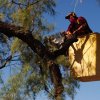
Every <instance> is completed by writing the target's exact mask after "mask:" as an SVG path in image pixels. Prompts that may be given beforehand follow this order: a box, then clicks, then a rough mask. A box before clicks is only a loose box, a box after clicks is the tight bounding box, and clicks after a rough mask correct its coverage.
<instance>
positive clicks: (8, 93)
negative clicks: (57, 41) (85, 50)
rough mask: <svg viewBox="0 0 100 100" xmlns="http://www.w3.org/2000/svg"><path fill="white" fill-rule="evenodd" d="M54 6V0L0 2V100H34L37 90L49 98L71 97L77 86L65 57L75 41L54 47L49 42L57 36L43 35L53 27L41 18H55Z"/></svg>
mask: <svg viewBox="0 0 100 100" xmlns="http://www.w3.org/2000/svg"><path fill="white" fill-rule="evenodd" d="M55 6H56V2H55V1H54V0H16V1H15V0H1V1H0V19H1V20H0V64H1V67H0V69H2V70H0V71H1V76H0V82H1V91H0V98H2V99H3V100H27V99H29V98H31V99H35V97H36V95H37V94H38V93H39V92H40V91H45V92H46V93H47V94H48V96H49V97H50V98H51V99H56V100H61V99H64V97H65V95H66V94H67V95H68V96H70V97H71V98H72V99H73V98H74V95H75V93H76V91H75V88H79V84H78V82H77V81H76V80H74V79H73V78H72V76H71V74H70V71H69V68H68V67H67V66H69V62H68V61H67V60H66V56H65V54H66V50H67V49H68V47H69V46H70V45H71V44H72V43H73V42H75V40H74V39H72V40H69V41H68V43H64V45H63V47H61V48H58V47H56V46H54V45H53V44H52V43H51V41H52V40H53V39H54V38H55V37H57V36H59V34H56V35H53V36H50V37H48V36H47V34H48V33H50V32H51V31H52V30H53V28H54V27H53V25H52V24H50V23H48V22H47V20H45V16H46V14H50V15H51V16H53V15H55V10H54V7H55ZM51 16H50V17H51ZM45 35H46V37H44V36H45ZM6 66H7V67H6ZM4 74H5V76H4ZM5 77H6V78H5ZM6 80H7V81H6Z"/></svg>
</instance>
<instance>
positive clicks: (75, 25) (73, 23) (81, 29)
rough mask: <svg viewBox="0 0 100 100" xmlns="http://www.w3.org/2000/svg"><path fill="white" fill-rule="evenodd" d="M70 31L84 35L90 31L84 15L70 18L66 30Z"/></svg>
mask: <svg viewBox="0 0 100 100" xmlns="http://www.w3.org/2000/svg"><path fill="white" fill-rule="evenodd" d="M68 31H69V32H71V33H72V34H74V33H75V34H77V35H84V34H88V33H92V30H91V29H90V27H89V25H88V23H87V21H86V19H85V18H84V17H78V18H74V19H70V25H69V27H68V29H67V31H66V32H68Z"/></svg>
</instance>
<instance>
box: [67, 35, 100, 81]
mask: <svg viewBox="0 0 100 100" xmlns="http://www.w3.org/2000/svg"><path fill="white" fill-rule="evenodd" d="M69 61H70V64H71V66H70V69H71V71H72V75H73V77H74V78H76V79H78V80H80V81H84V82H89V81H98V80H100V34H99V33H92V34H89V35H85V36H81V37H78V41H77V42H75V43H73V44H72V45H71V46H70V48H69Z"/></svg>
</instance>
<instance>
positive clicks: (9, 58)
mask: <svg viewBox="0 0 100 100" xmlns="http://www.w3.org/2000/svg"><path fill="white" fill-rule="evenodd" d="M11 59H12V55H10V56H8V57H7V59H6V61H5V62H4V63H3V65H2V66H0V69H2V68H4V67H6V64H7V63H8V62H9V61H10V60H11Z"/></svg>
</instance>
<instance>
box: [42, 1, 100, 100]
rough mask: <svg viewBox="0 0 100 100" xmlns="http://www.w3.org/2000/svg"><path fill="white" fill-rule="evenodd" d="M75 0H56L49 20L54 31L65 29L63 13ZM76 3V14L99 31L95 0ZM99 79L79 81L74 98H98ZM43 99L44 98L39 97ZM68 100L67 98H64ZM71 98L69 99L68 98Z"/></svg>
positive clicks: (89, 99) (99, 10) (99, 17)
mask: <svg viewBox="0 0 100 100" xmlns="http://www.w3.org/2000/svg"><path fill="white" fill-rule="evenodd" d="M75 1H76V0H56V2H57V7H56V12H57V13H56V16H55V17H53V18H50V19H49V20H50V22H53V23H54V24H55V32H59V31H64V30H66V29H67V27H68V25H69V22H68V21H67V20H65V15H66V14H67V13H69V12H70V11H73V10H74V7H75ZM78 1H80V0H78ZM81 1H83V2H82V3H79V2H78V4H77V6H76V9H75V12H76V14H77V15H78V16H83V17H85V18H86V19H87V22H88V24H89V26H90V28H91V29H92V30H93V32H100V5H99V4H98V3H97V1H96V0H81ZM99 99H100V81H94V82H80V89H79V90H77V95H76V96H75V100H99ZM41 100H44V99H41ZM66 100H68V99H66ZM69 100H71V99H69Z"/></svg>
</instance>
